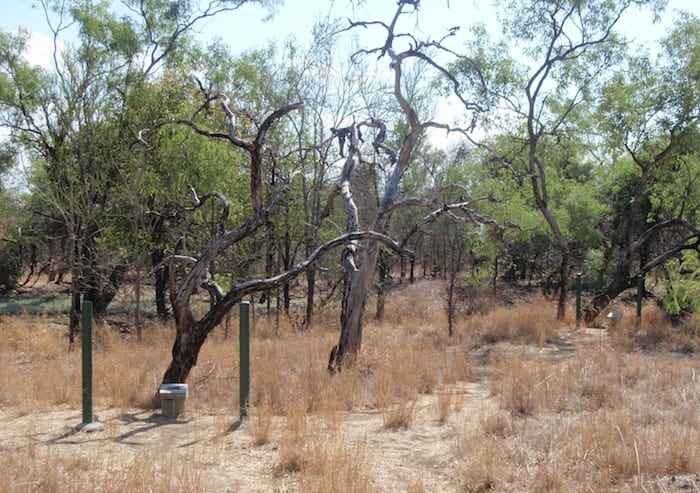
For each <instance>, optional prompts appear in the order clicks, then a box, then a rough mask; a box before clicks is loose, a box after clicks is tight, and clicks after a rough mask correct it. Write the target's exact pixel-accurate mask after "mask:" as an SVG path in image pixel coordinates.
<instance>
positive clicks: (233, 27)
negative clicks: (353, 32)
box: [0, 0, 700, 148]
mask: <svg viewBox="0 0 700 493" xmlns="http://www.w3.org/2000/svg"><path fill="white" fill-rule="evenodd" d="M202 1H204V0H202ZM498 1H499V0H421V4H420V5H421V7H420V11H419V15H418V16H417V17H415V18H412V20H411V22H413V23H414V24H413V25H411V26H406V27H410V29H411V31H412V32H413V33H415V34H416V35H417V37H419V38H423V39H425V38H427V37H432V38H433V39H435V38H437V37H439V33H446V32H447V30H448V29H449V28H451V27H453V26H456V25H460V26H462V31H460V34H462V33H464V32H466V31H467V30H468V28H469V26H471V25H472V24H473V23H476V22H482V23H485V24H486V25H487V28H489V31H490V32H492V33H497V31H498V28H499V26H498V20H497V18H496V15H495V12H494V8H493V7H492V5H493V4H494V3H498ZM501 1H502V0H501ZM10 2H11V5H12V7H11V8H8V6H7V5H8V4H10ZM112 2H113V3H114V4H118V3H119V2H118V0H112ZM1 3H2V15H0V29H3V30H10V31H14V30H16V29H17V28H19V27H20V26H21V27H24V28H26V29H28V30H29V31H30V32H31V33H32V39H31V43H30V50H29V54H28V58H29V60H30V61H31V62H32V63H35V64H38V65H44V66H50V63H51V56H52V50H53V44H52V40H51V37H50V35H51V31H50V30H49V29H48V27H47V24H46V20H45V17H44V14H43V11H42V10H41V9H40V8H38V7H36V4H37V3H38V0H2V1H1ZM395 8H396V0H363V1H361V0H355V1H354V2H353V1H351V0H284V1H283V4H282V6H281V7H280V8H279V9H278V11H277V13H276V14H275V15H274V17H273V18H272V19H271V20H267V21H264V17H265V16H266V12H265V11H264V10H263V9H261V8H260V7H257V6H251V5H244V6H243V7H241V8H240V9H239V10H236V11H233V12H227V13H223V14H221V15H219V16H216V17H214V18H212V19H209V20H206V21H205V22H204V23H203V24H201V25H200V27H199V29H198V37H199V38H200V39H201V40H202V41H205V42H206V41H209V40H211V39H213V38H215V37H217V38H221V39H222V40H223V41H224V42H225V43H227V44H228V45H229V46H230V47H231V48H232V51H233V52H234V53H237V52H238V53H240V52H243V51H244V50H246V49H251V48H262V47H266V46H268V44H269V42H270V41H283V40H284V39H286V38H288V37H289V36H294V37H295V38H296V39H297V40H298V41H299V42H300V43H301V44H302V46H303V45H304V44H306V43H307V42H308V41H309V40H310V39H311V31H312V28H313V25H314V23H315V22H317V21H318V20H319V19H321V18H323V17H325V16H328V15H331V16H332V17H334V18H338V17H340V18H352V19H355V20H377V19H381V20H385V21H386V22H389V21H390V19H391V16H392V15H393V13H394V12H395ZM678 11H688V12H692V13H694V14H695V15H696V16H698V17H700V0H668V6H667V8H666V11H665V13H664V14H662V17H661V21H660V22H658V23H652V20H651V13H650V12H649V11H648V10H640V9H639V8H636V7H633V8H631V9H630V10H628V11H627V12H626V13H625V17H623V19H622V21H621V23H620V24H619V26H618V27H619V28H620V30H621V31H622V32H623V34H624V35H625V36H626V37H627V38H628V39H631V40H634V41H636V42H637V43H638V44H647V45H652V46H653V43H654V41H655V40H656V39H659V38H660V37H662V36H663V35H664V34H665V33H666V32H667V31H668V29H669V27H670V26H671V24H672V19H674V18H676V17H677V12H678ZM422 35H424V36H422ZM380 41H381V40H380ZM374 46H375V45H372V47H374ZM452 46H458V45H452ZM450 106H451V104H450V103H449V102H445V103H443V105H442V106H440V107H438V108H437V112H438V115H436V118H437V119H438V120H440V121H445V122H449V121H450V120H453V118H451V117H444V116H445V114H449V115H451V114H452V113H453V112H452V110H451V109H450ZM5 133H6V132H4V131H3V130H0V139H1V138H2V137H3V135H4V134H5ZM443 134H444V132H441V133H440V136H437V137H435V136H431V139H433V140H434V141H435V142H434V143H435V144H436V145H437V146H439V147H444V148H447V147H449V146H450V144H451V143H450V140H449V137H447V138H446V137H443V136H442V135H443Z"/></svg>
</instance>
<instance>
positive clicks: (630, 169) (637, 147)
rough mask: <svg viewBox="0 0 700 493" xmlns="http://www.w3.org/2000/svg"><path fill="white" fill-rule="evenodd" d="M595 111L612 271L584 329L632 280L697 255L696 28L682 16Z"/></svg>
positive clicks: (699, 24) (699, 112)
mask: <svg viewBox="0 0 700 493" xmlns="http://www.w3.org/2000/svg"><path fill="white" fill-rule="evenodd" d="M600 109H601V118H600V128H601V130H602V131H603V132H604V135H606V136H607V138H608V141H607V144H608V146H609V147H608V149H609V150H610V152H611V155H612V156H613V159H614V162H613V163H612V167H611V170H610V177H609V178H608V180H607V181H606V182H605V185H604V188H603V189H602V195H603V197H602V198H603V200H606V201H607V202H608V203H609V206H610V211H611V212H610V215H609V216H608V220H607V223H608V224H609V225H610V226H611V228H610V229H611V231H610V232H609V234H610V238H609V240H610V245H609V248H608V249H607V250H606V251H605V260H606V263H607V264H608V265H610V266H611V267H612V268H611V269H610V270H609V271H608V272H607V274H608V278H607V281H606V282H605V284H604V285H603V286H602V287H601V288H600V289H599V290H597V291H596V293H595V294H594V296H593V298H592V299H591V300H590V302H589V303H588V305H587V306H586V307H585V309H584V321H585V322H586V323H591V322H593V321H594V320H595V318H596V317H597V316H598V314H599V313H600V312H601V311H602V310H603V309H604V308H605V307H606V306H607V305H608V303H609V302H610V301H611V300H613V299H615V298H616V297H617V296H618V295H619V294H620V293H622V292H623V291H624V290H626V289H628V288H630V287H633V286H635V285H636V283H637V278H638V276H645V275H647V274H648V273H650V272H652V271H654V270H656V271H658V270H660V269H661V268H663V267H664V266H665V265H666V264H667V263H669V262H679V261H681V259H683V258H684V254H685V259H686V260H687V259H688V257H687V255H688V254H692V253H694V254H695V255H697V252H698V251H699V250H700V216H699V215H698V214H699V213H698V211H699V210H700V192H699V191H698V190H699V189H700V187H698V183H699V182H698V180H699V179H700V165H698V156H699V155H700V154H699V151H700V149H699V148H698V144H697V143H698V136H699V128H698V119H699V118H700V20H699V19H698V18H697V17H694V16H689V15H684V16H682V17H681V18H680V19H679V20H678V21H677V22H676V25H675V27H674V29H673V30H672V31H671V32H670V33H669V34H668V36H667V37H666V38H665V39H663V40H662V42H661V46H660V50H659V52H658V53H657V54H656V55H655V56H654V57H652V56H651V55H649V54H647V53H642V54H640V55H638V56H636V57H634V58H632V59H630V60H629V61H628V63H627V64H625V65H624V66H622V67H621V69H620V71H619V72H618V73H617V74H616V76H615V77H614V78H613V79H612V80H611V81H610V82H609V83H608V84H607V86H606V87H605V91H604V99H603V101H602V104H601V108H600Z"/></svg>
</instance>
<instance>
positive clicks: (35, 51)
mask: <svg viewBox="0 0 700 493" xmlns="http://www.w3.org/2000/svg"><path fill="white" fill-rule="evenodd" d="M63 47H64V44H63V43H62V42H61V41H59V42H58V50H59V51H61V49H63ZM53 52H54V43H53V38H52V37H51V36H46V35H45V34H41V33H38V32H32V33H31V35H30V38H29V49H28V50H27V53H26V54H25V57H26V59H27V61H28V62H29V63H31V64H32V65H39V66H40V67H43V68H47V69H48V68H52V67H53Z"/></svg>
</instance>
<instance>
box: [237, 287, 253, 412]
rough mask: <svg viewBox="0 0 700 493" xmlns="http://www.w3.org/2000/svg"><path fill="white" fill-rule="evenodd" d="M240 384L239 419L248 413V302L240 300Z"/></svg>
mask: <svg viewBox="0 0 700 493" xmlns="http://www.w3.org/2000/svg"><path fill="white" fill-rule="evenodd" d="M239 307H240V331H239V352H240V377H241V381H240V385H239V389H240V390H239V398H238V402H239V405H240V411H241V420H242V419H243V418H245V417H246V416H247V414H248V395H249V394H250V302H249V301H241V303H240V305H239Z"/></svg>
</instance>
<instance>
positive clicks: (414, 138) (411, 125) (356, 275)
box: [328, 0, 492, 372]
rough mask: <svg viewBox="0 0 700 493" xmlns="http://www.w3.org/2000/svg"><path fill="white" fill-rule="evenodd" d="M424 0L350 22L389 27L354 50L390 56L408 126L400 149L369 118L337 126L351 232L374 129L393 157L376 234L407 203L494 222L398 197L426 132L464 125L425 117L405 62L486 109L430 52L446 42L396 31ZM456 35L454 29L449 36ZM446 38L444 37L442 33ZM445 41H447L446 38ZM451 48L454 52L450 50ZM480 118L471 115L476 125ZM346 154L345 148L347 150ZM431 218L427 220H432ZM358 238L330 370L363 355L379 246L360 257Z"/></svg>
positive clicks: (368, 246)
mask: <svg viewBox="0 0 700 493" xmlns="http://www.w3.org/2000/svg"><path fill="white" fill-rule="evenodd" d="M419 3H420V2H419V1H417V0H410V1H409V0H399V2H398V7H397V9H396V12H395V14H394V17H393V19H392V21H391V22H390V23H389V24H386V23H384V22H380V21H372V22H351V23H350V26H349V28H348V29H349V30H350V29H354V28H356V27H363V28H367V27H379V28H381V29H384V30H385V31H386V41H385V43H384V45H383V46H380V47H378V48H375V49H370V50H362V51H360V52H358V53H356V54H355V55H362V54H365V55H371V54H378V56H379V58H380V59H381V58H383V57H388V58H389V60H390V68H391V70H392V72H393V97H394V99H395V101H396V102H397V104H398V105H399V107H400V110H401V113H402V117H403V118H404V119H405V122H406V123H407V127H408V129H407V131H406V134H405V135H404V136H403V140H402V143H401V145H400V147H399V148H398V149H397V150H395V149H393V148H391V147H390V146H388V145H387V144H386V143H385V142H384V136H385V134H386V128H385V124H384V123H383V122H380V121H377V120H376V119H373V118H370V119H368V120H366V121H363V122H360V123H353V124H352V125H350V126H348V127H346V128H343V129H340V130H338V129H333V133H334V135H335V137H337V138H338V142H339V144H340V146H341V151H345V149H344V148H345V144H346V143H347V156H346V157H345V165H344V167H343V172H342V175H341V177H340V180H339V183H338V190H339V192H340V195H341V196H342V199H343V202H344V205H345V210H346V213H347V218H348V220H347V231H348V233H351V232H353V231H356V230H358V229H359V225H358V224H357V217H358V216H357V206H356V204H355V202H354V200H353V196H352V187H351V183H352V172H353V169H354V168H355V167H356V165H357V164H358V163H359V161H360V159H361V147H362V142H361V140H360V135H361V133H362V132H361V131H362V130H363V129H364V130H365V131H366V132H365V133H367V131H369V132H373V133H374V140H373V141H372V147H373V148H374V149H375V150H376V151H378V153H379V154H381V155H383V156H384V158H385V160H387V161H389V162H388V163H385V165H384V166H383V168H384V170H385V171H386V172H387V180H386V183H385V184H384V188H383V196H382V198H381V200H380V203H379V207H378V209H377V212H376V214H375V216H374V220H373V222H372V224H371V226H370V229H371V230H372V231H374V232H375V233H379V234H382V235H384V234H387V231H386V230H387V225H388V222H389V220H390V218H391V216H392V214H393V213H394V212H396V211H397V210H398V209H401V208H404V207H412V206H419V207H426V208H429V209H432V210H433V212H432V213H431V214H430V216H429V217H437V216H439V215H441V214H443V213H450V211H452V210H453V209H455V208H458V209H462V210H464V211H465V212H464V216H465V217H466V218H468V220H470V221H471V222H474V223H479V222H481V221H482V220H483V221H484V222H485V223H492V221H490V220H488V219H487V218H484V217H482V216H479V215H478V214H476V212H474V211H473V210H472V209H471V208H470V207H469V202H464V203H460V204H453V205H452V206H445V205H441V204H439V203H438V202H437V200H435V199H399V185H400V181H401V177H402V176H403V175H404V172H405V171H406V169H407V168H408V167H409V166H410V165H411V163H412V156H413V154H414V152H415V151H416V149H417V146H418V145H419V142H420V139H421V137H422V136H423V135H424V132H425V131H426V130H427V129H428V128H431V127H433V128H442V129H445V130H446V131H460V132H465V130H462V129H452V128H450V127H448V126H447V125H444V124H439V123H436V122H434V121H421V120H420V118H419V115H418V113H417V111H416V109H415V108H414V107H413V106H412V104H411V103H410V102H409V100H408V98H407V97H406V95H405V94H404V92H403V91H404V90H403V85H402V82H403V80H402V74H403V68H404V63H407V62H410V61H419V62H422V63H426V64H428V65H429V66H431V67H432V68H433V69H435V70H436V71H437V73H438V74H439V75H441V76H443V77H445V78H446V79H447V80H448V81H449V82H450V84H451V85H452V87H453V89H454V94H455V95H456V96H457V97H458V98H459V99H460V100H461V103H462V104H463V107H464V108H465V109H466V110H467V111H471V112H472V114H473V115H474V118H475V117H476V114H477V113H478V112H479V111H481V108H480V107H479V106H478V105H476V104H474V103H472V102H469V101H467V100H465V99H464V98H463V97H462V96H461V93H460V90H459V83H458V81H457V80H456V79H455V78H454V77H453V76H452V75H451V74H450V73H449V72H448V71H447V70H446V69H445V68H443V67H442V66H441V65H439V64H438V63H436V62H435V61H434V60H433V59H432V58H431V57H430V56H428V55H427V54H426V53H425V51H426V50H427V49H428V48H431V49H438V50H439V49H441V48H442V47H441V42H434V41H428V42H420V41H418V40H416V39H415V38H414V37H413V36H411V35H410V34H405V33H397V32H396V26H397V21H398V20H399V18H400V17H401V16H402V15H404V14H410V13H412V12H415V11H416V10H417V9H418V6H419ZM452 34H454V33H453V32H451V33H450V34H448V36H449V35H452ZM397 39H408V40H409V43H408V48H407V49H405V50H403V51H400V52H397V51H395V46H394V43H395V41H396V40H397ZM443 39H444V38H443ZM441 41H442V40H441ZM450 53H451V52H450ZM474 122H475V120H474V119H473V120H472V125H473V124H474ZM343 153H344V152H343ZM430 220H431V219H427V220H426V221H430ZM358 247H359V245H358V243H357V242H348V243H347V244H346V245H345V248H344V250H343V254H342V263H343V267H344V269H345V272H346V275H347V276H348V281H349V287H348V289H347V291H346V293H345V296H344V300H343V305H342V314H341V317H340V318H341V331H340V338H339V341H338V344H337V345H335V346H334V347H333V349H332V350H331V354H330V357H329V362H328V369H329V371H330V372H334V371H336V370H338V369H340V368H341V367H342V366H343V365H345V364H349V363H351V362H352V360H353V359H354V357H355V356H356V355H357V354H358V352H359V350H360V348H361V346H362V327H363V315H364V309H365V301H366V299H367V295H368V293H369V291H370V288H371V280H372V277H373V275H374V272H375V270H376V266H377V260H378V257H379V251H380V246H379V244H378V242H376V241H367V242H366V243H365V244H364V245H363V248H362V259H361V262H358V261H357V259H356V253H357V250H358Z"/></svg>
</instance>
